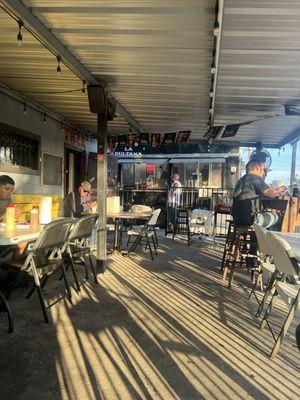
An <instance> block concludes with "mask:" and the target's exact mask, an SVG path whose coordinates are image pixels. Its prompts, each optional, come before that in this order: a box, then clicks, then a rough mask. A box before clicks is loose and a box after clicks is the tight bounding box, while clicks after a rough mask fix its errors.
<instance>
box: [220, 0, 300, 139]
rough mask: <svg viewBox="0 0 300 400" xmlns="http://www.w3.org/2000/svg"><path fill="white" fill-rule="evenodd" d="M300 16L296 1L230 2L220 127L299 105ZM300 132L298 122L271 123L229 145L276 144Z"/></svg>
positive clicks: (249, 128) (253, 127)
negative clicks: (258, 142)
mask: <svg viewBox="0 0 300 400" xmlns="http://www.w3.org/2000/svg"><path fill="white" fill-rule="evenodd" d="M299 17H300V2H299V1H297V0H285V1H279V0H252V1H246V0H243V1H240V0H239V1H238V0H226V3H225V9H224V14H223V23H222V39H221V52H220V63H219V74H218V84H217V94H216V102H215V110H214V111H215V113H214V123H215V125H223V124H232V123H239V122H247V121H251V120H255V119H256V118H257V117H263V116H264V115H269V116H270V115H271V116H272V115H276V114H279V115H284V105H285V104H294V105H295V104H300V53H299V49H300V28H299ZM299 127H300V118H299V117H291V116H281V117H275V118H267V119H264V120H262V121H258V122H255V123H253V124H250V125H245V126H242V127H241V128H240V129H239V131H238V133H237V136H236V137H235V138H228V139H226V140H239V141H240V142H242V143H250V142H255V141H262V142H264V143H265V144H277V143H279V142H281V140H282V139H283V138H285V137H287V136H288V135H289V134H291V133H292V132H295V131H297V130H298V129H299ZM299 133H300V132H299Z"/></svg>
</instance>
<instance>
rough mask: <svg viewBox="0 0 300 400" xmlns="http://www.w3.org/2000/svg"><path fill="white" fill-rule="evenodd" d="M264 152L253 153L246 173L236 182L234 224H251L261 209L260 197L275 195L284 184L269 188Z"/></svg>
mask: <svg viewBox="0 0 300 400" xmlns="http://www.w3.org/2000/svg"><path fill="white" fill-rule="evenodd" d="M264 162H265V157H264V154H263V153H261V155H259V154H257V155H255V158H253V159H251V160H250V161H249V162H248V164H247V168H246V174H245V175H244V176H242V178H241V179H240V180H239V181H238V182H237V184H236V187H235V190H234V193H233V205H232V216H233V221H234V224H235V225H236V226H251V225H252V224H253V223H254V221H255V217H256V215H257V213H258V212H259V211H261V199H262V197H269V198H273V197H277V196H279V195H280V194H281V193H283V192H284V191H285V190H286V186H279V187H278V188H276V189H273V188H270V187H269V186H268V185H267V184H266V183H265V181H264V178H265V174H266V171H265V166H264Z"/></svg>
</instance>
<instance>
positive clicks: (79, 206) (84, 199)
mask: <svg viewBox="0 0 300 400" xmlns="http://www.w3.org/2000/svg"><path fill="white" fill-rule="evenodd" d="M91 189H92V185H91V183H90V182H89V181H83V182H82V183H81V184H80V186H79V187H78V188H77V190H75V191H74V192H71V193H69V194H68V196H67V197H66V198H65V201H64V216H65V217H73V218H80V217H81V216H82V213H83V212H84V211H89V210H91V209H92V208H93V207H96V206H97V203H96V202H95V201H91V197H90V192H91Z"/></svg>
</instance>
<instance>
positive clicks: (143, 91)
mask: <svg viewBox="0 0 300 400" xmlns="http://www.w3.org/2000/svg"><path fill="white" fill-rule="evenodd" d="M23 3H24V4H25V5H26V6H27V7H30V10H31V11H32V12H33V13H34V14H35V15H36V16H37V17H38V18H39V19H40V21H41V22H42V23H44V24H45V26H47V27H48V28H49V29H50V30H51V32H52V33H53V34H54V35H55V36H56V37H57V38H58V39H59V40H60V41H61V42H62V43H63V44H64V45H65V46H67V48H68V49H69V50H70V51H71V52H72V53H73V54H74V55H75V56H76V57H77V59H78V60H79V61H80V62H81V63H82V64H83V65H84V66H85V67H86V68H87V69H88V70H89V71H90V72H91V73H92V74H93V75H94V76H95V77H96V78H98V79H102V80H104V81H105V82H106V83H107V84H108V87H109V89H110V91H111V92H112V94H113V95H115V96H116V98H117V99H118V100H119V101H120V102H121V104H122V105H123V106H124V107H125V108H126V109H127V110H128V111H129V112H130V113H131V114H132V115H133V116H134V118H135V119H136V120H137V121H138V122H139V123H140V124H141V125H142V126H143V127H144V129H145V130H146V131H149V132H155V131H162V132H164V131H167V132H168V131H177V130H181V129H191V130H192V135H191V139H201V138H202V136H203V134H204V132H205V131H206V129H207V125H206V124H207V120H208V109H209V90H210V79H211V75H210V64H211V61H212V47H213V35H212V31H213V24H214V1H210V0H201V1H198V0H186V1H184V2H183V1H181V0H175V1H172V2H170V1H167V0H165V1H161V0H160V1H158V0H151V1H150V0H144V1H143V0H136V1H133V0H128V1H126V0H124V1H79V0H64V1H57V0H52V1H51V0H49V1H43V0H25V1H23ZM0 33H1V38H0V56H1V62H0V80H1V82H4V83H6V84H7V85H8V86H10V87H13V88H14V89H16V90H18V91H21V92H27V93H28V92H29V91H30V90H32V88H34V89H35V90H40V91H46V90H48V89H49V90H51V89H53V88H57V90H58V91H59V90H61V91H65V90H72V89H76V88H81V84H80V81H78V79H77V78H76V77H74V76H72V73H70V72H68V71H67V70H66V69H65V68H64V69H63V73H62V76H61V78H60V79H59V80H58V79H57V78H56V72H55V71H56V60H55V57H53V56H52V55H51V54H49V52H48V51H47V50H46V49H44V48H42V46H41V45H40V44H39V43H38V42H37V41H36V40H35V39H33V38H32V37H29V36H28V35H26V34H24V40H23V42H24V45H23V46H22V47H21V48H19V47H18V46H17V45H16V34H17V25H16V22H14V21H13V20H11V19H10V18H9V17H8V16H7V15H6V14H4V13H3V12H2V11H1V13H0ZM28 96H30V97H31V98H33V99H34V100H36V101H38V102H40V103H42V104H44V105H46V106H47V107H49V108H51V109H53V110H54V111H56V112H57V113H60V114H61V115H63V116H66V117H67V118H69V119H70V120H73V121H75V122H76V123H78V124H80V125H82V126H88V127H90V126H92V125H94V126H95V117H94V116H92V115H91V114H90V113H89V108H88V103H87V98H86V97H82V96H81V94H80V92H78V93H72V94H56V95H48V94H46V95H38V94H28ZM109 130H110V132H111V133H124V132H125V133H127V131H128V124H127V123H126V122H125V121H124V120H123V119H120V118H119V119H117V120H116V121H114V122H112V123H110V125H109Z"/></svg>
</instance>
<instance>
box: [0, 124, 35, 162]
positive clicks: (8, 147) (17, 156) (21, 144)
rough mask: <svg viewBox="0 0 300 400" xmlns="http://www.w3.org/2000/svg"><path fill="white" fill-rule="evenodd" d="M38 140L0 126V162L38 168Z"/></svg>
mask: <svg viewBox="0 0 300 400" xmlns="http://www.w3.org/2000/svg"><path fill="white" fill-rule="evenodd" d="M38 157H39V141H38V140H37V139H32V138H29V137H27V136H24V135H21V134H19V133H15V132H13V131H11V130H10V129H9V128H2V127H1V128H0V163H4V164H9V165H16V166H21V167H27V168H30V169H32V170H38V169H39V163H38Z"/></svg>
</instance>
